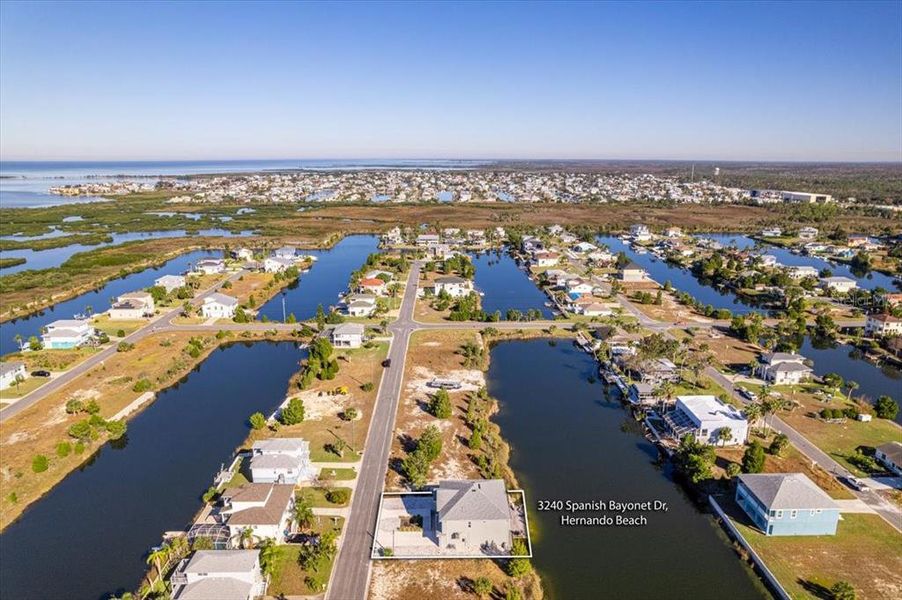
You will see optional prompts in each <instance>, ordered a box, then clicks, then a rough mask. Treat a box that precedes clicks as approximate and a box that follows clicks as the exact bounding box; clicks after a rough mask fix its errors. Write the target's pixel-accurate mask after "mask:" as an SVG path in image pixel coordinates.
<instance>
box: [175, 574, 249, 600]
mask: <svg viewBox="0 0 902 600" xmlns="http://www.w3.org/2000/svg"><path fill="white" fill-rule="evenodd" d="M252 587H253V586H252V585H251V584H250V583H248V582H246V581H241V580H240V579H235V578H233V577H207V578H206V579H201V580H200V581H195V582H194V583H189V584H188V585H186V586H184V587H183V588H181V591H179V592H178V595H177V596H175V600H247V599H248V598H250V597H251V588H252Z"/></svg>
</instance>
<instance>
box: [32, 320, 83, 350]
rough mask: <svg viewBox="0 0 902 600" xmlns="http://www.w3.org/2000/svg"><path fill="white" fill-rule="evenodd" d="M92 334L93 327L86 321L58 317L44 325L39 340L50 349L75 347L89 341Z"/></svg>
mask: <svg viewBox="0 0 902 600" xmlns="http://www.w3.org/2000/svg"><path fill="white" fill-rule="evenodd" d="M93 335H94V328H93V327H91V325H90V323H89V322H88V321H82V320H76V319H60V320H59V321H54V322H52V323H49V324H47V325H46V326H45V327H44V333H43V334H42V335H41V342H42V343H43V344H44V348H47V349H50V350H57V349H68V348H77V347H79V346H81V345H84V344H87V343H88V342H90V341H91V337H92V336H93Z"/></svg>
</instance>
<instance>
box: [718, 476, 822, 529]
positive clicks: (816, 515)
mask: <svg viewBox="0 0 902 600" xmlns="http://www.w3.org/2000/svg"><path fill="white" fill-rule="evenodd" d="M736 503H737V504H738V505H739V506H740V507H741V508H742V510H743V511H745V514H747V515H748V516H749V518H750V519H751V520H752V521H753V522H754V523H755V525H756V526H757V527H758V528H759V529H760V530H761V531H762V532H763V533H764V535H774V536H777V535H779V536H790V535H835V534H836V525H837V523H838V522H839V506H838V505H837V504H836V502H834V501H833V499H832V498H830V496H828V495H827V494H826V493H825V492H824V491H823V490H822V489H821V488H819V487H817V485H815V484H814V483H813V482H812V481H811V480H810V479H808V477H806V476H805V475H803V474H802V473H746V474H743V475H740V476H739V480H738V482H737V484H736Z"/></svg>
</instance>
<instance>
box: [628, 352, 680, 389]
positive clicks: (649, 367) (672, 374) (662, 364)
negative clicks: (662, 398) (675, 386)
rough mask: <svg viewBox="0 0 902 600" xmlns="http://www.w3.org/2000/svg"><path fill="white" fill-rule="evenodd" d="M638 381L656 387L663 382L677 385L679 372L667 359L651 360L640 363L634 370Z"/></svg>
mask: <svg viewBox="0 0 902 600" xmlns="http://www.w3.org/2000/svg"><path fill="white" fill-rule="evenodd" d="M636 369H637V374H638V377H639V381H643V382H645V383H650V384H653V385H657V384H660V383H663V382H665V381H670V382H673V383H677V382H679V380H680V371H679V369H677V366H676V365H675V364H674V363H673V361H672V360H670V359H669V358H653V359H650V360H645V361H642V363H640V364H639V366H638V367H637V368H636Z"/></svg>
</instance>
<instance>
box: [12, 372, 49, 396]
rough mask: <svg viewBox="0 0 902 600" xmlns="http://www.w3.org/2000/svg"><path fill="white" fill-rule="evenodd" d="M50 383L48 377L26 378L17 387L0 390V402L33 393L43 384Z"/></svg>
mask: <svg viewBox="0 0 902 600" xmlns="http://www.w3.org/2000/svg"><path fill="white" fill-rule="evenodd" d="M48 381H50V378H49V377H26V378H25V381H23V382H22V383H20V384H19V385H13V386H10V387H8V388H6V389H3V390H0V400H12V399H15V398H21V397H22V396H24V395H25V394H28V393H30V392H33V391H34V390H36V389H38V388H39V387H41V386H42V385H44V384H45V383H47V382H48Z"/></svg>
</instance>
